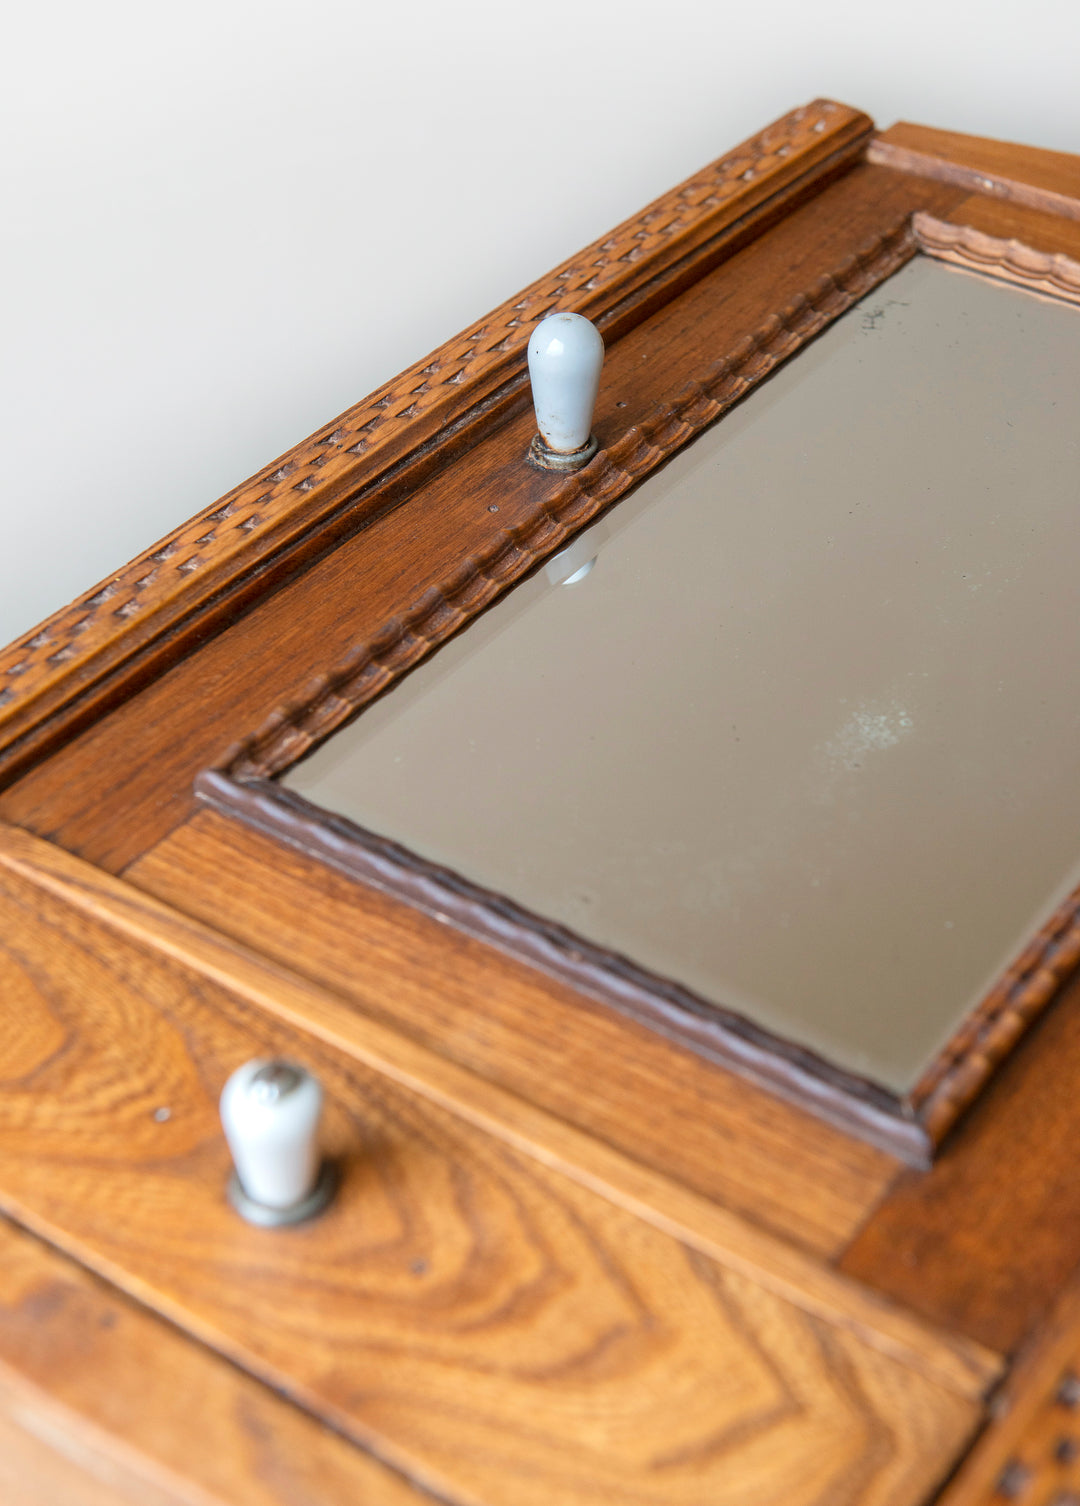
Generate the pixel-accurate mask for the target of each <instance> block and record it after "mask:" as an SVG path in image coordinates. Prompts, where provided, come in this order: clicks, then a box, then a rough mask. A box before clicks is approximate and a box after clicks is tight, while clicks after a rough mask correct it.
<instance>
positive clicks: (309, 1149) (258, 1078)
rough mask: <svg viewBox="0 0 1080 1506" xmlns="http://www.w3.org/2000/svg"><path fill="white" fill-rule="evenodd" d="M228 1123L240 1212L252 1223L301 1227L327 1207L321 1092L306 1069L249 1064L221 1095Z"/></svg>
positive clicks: (234, 1200)
mask: <svg viewBox="0 0 1080 1506" xmlns="http://www.w3.org/2000/svg"><path fill="white" fill-rule="evenodd" d="M220 1108H221V1123H222V1127H223V1129H224V1131H225V1138H226V1140H227V1141H228V1143H229V1149H230V1151H231V1152H232V1158H233V1161H234V1163H235V1165H236V1175H235V1177H234V1178H233V1181H232V1183H230V1187H229V1196H230V1199H231V1201H232V1203H233V1206H234V1207H235V1208H236V1209H237V1210H238V1212H240V1213H242V1214H243V1215H244V1217H245V1218H247V1219H249V1220H250V1221H251V1222H252V1223H260V1224H283V1223H296V1222H299V1221H300V1219H302V1218H310V1217H311V1215H312V1214H313V1213H314V1212H316V1211H318V1209H319V1208H321V1207H322V1206H323V1204H324V1203H325V1202H326V1201H327V1197H328V1196H329V1191H328V1189H327V1188H326V1187H325V1186H324V1185H323V1184H324V1182H325V1180H326V1176H327V1175H328V1173H326V1172H325V1170H324V1168H323V1166H322V1161H321V1157H320V1152H319V1118H320V1115H321V1113H322V1089H321V1088H320V1087H319V1084H318V1083H317V1082H316V1080H315V1078H314V1077H312V1076H311V1074H310V1073H309V1072H305V1071H304V1069H303V1067H298V1066H296V1065H295V1064H294V1063H292V1062H287V1061H280V1060H275V1061H259V1060H256V1061H250V1062H246V1063H245V1064H244V1066H242V1067H240V1068H238V1070H237V1071H235V1072H234V1073H233V1075H232V1076H231V1077H230V1078H229V1080H228V1082H227V1083H226V1084H225V1087H224V1089H223V1091H222V1094H221V1104H220Z"/></svg>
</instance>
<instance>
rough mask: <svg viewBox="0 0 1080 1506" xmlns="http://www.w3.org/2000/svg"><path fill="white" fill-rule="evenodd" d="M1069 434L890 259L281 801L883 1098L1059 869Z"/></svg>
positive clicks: (1036, 919) (1076, 535)
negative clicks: (850, 1075) (836, 312)
mask: <svg viewBox="0 0 1080 1506" xmlns="http://www.w3.org/2000/svg"><path fill="white" fill-rule="evenodd" d="M718 354H719V353H718ZM1078 436H1080V311H1078V310H1076V309H1075V308H1072V307H1069V306H1067V305H1064V304H1057V303H1054V302H1052V301H1049V300H1044V299H1040V298H1038V297H1035V296H1033V295H1031V294H1028V293H1026V292H1023V291H1019V290H1015V289H1012V288H1008V287H1005V286H1002V285H999V284H994V283H991V282H988V281H984V280H982V279H979V278H977V277H974V276H970V275H968V274H965V273H962V272H958V271H953V270H951V269H947V268H945V267H942V266H941V265H939V264H937V263H934V262H931V261H928V260H925V259H923V258H918V259H916V260H915V261H914V262H912V263H910V264H909V265H908V266H907V267H905V268H904V269H903V270H902V271H901V272H899V273H898V274H896V275H895V276H894V277H892V278H891V279H889V281H888V282H886V283H884V284H882V285H881V286H880V287H879V288H878V289H877V290H876V291H875V292H873V293H872V294H871V295H870V296H869V297H867V298H866V299H864V300H863V302H862V303H861V304H859V305H858V306H857V307H856V308H854V309H853V310H851V311H850V312H849V313H848V314H846V315H845V316H844V317H843V318H841V319H840V320H839V321H838V322H837V323H836V324H834V325H833V326H832V327H831V328H830V329H828V330H827V331H826V332H825V333H824V334H823V335H822V336H821V337H820V338H819V339H818V340H816V341H815V342H814V343H813V344H812V345H811V346H809V347H807V348H806V349H804V350H803V351H802V353H801V354H799V355H798V356H797V357H796V358H795V359H794V360H793V361H792V362H790V363H789V364H788V365H787V366H786V367H784V368H783V369H782V370H781V371H779V372H778V373H777V374H776V375H774V376H773V377H772V378H771V379H770V380H769V381H768V382H767V383H765V384H764V385H763V386H762V387H760V388H758V389H757V390H756V391H754V392H753V393H752V394H751V395H750V396H749V397H748V398H747V400H746V401H745V402H744V403H743V404H742V405H741V406H739V407H738V408H736V409H734V410H733V411H732V412H730V413H729V414H728V415H727V416H726V417H725V418H724V419H723V420H722V421H721V422H720V423H718V424H717V425H716V426H715V427H714V428H713V429H711V430H710V431H708V432H707V433H706V434H705V435H703V436H702V437H701V438H699V439H698V440H697V441H696V442H695V443H693V444H692V445H691V446H689V447H688V448H687V449H686V450H684V451H683V452H682V453H681V454H680V455H679V456H678V457H677V458H676V459H675V460H674V461H673V462H672V463H671V464H669V465H668V466H667V467H666V468H665V469H664V470H663V471H662V472H660V473H658V474H657V475H655V476H653V477H652V478H651V479H650V480H649V481H647V482H646V483H645V484H644V485H643V486H641V487H640V488H639V489H638V490H637V492H636V493H634V494H633V496H631V497H630V498H629V499H628V500H626V501H624V502H622V503H620V504H619V505H618V506H617V507H616V508H615V509H614V510H613V511H612V512H611V513H609V514H608V515H607V516H606V517H605V518H604V520H603V521H602V522H600V523H599V524H598V525H596V527H594V528H593V529H591V530H589V531H588V532H587V533H586V534H584V535H582V536H581V537H579V539H577V540H576V541H575V542H574V543H573V544H571V546H570V547H569V548H568V549H566V550H564V551H563V552H562V554H561V555H559V556H557V557H555V558H554V559H552V560H551V561H550V562H549V563H548V565H547V567H546V568H542V569H540V570H539V571H537V572H536V573H535V574H534V575H533V576H532V577H531V578H530V579H529V580H528V581H526V582H525V583H523V584H522V585H521V586H519V587H518V588H517V589H516V590H514V591H513V592H512V593H511V594H510V595H509V596H508V597H507V598H506V599H504V600H503V601H502V602H501V603H499V604H498V605H497V606H496V607H494V608H493V609H492V610H491V611H489V612H488V613H486V614H485V615H484V616H483V617H482V618H481V619H479V620H478V621H477V622H476V623H475V624H474V625H473V626H472V627H470V628H469V629H468V630H467V631H466V632H465V633H464V634H462V635H461V636H460V637H459V638H457V639H456V640H454V641H452V642H451V643H450V644H449V645H447V646H446V647H445V648H443V649H442V650H441V651H440V652H439V653H438V654H437V655H436V656H435V657H434V658H433V659H432V660H431V661H429V662H428V663H426V664H425V665H423V666H421V667H420V668H419V669H418V670H416V671H415V672H414V673H413V674H411V675H410V676H408V678H407V679H406V680H404V681H403V682H402V683H401V684H400V685H399V686H398V687H397V688H396V689H394V690H393V691H392V692H391V693H390V694H388V695H387V696H385V697H384V698H383V699H382V700H381V701H379V702H377V703H376V704H374V705H373V706H372V707H370V708H369V709H368V710H366V711H365V712H363V714H362V715H361V716H360V717H359V718H358V719H357V721H356V722H355V723H354V724H353V725H352V726H351V727H349V728H347V729H346V730H344V731H343V732H341V733H339V734H337V735H336V736H334V737H333V738H331V739H330V740H329V741H328V742H327V743H326V745H325V746H324V747H323V748H321V749H320V750H319V751H318V752H316V753H315V754H314V755H313V756H312V757H310V758H308V759H307V760H306V761H305V762H304V763H302V764H300V765H299V766H298V767H297V768H295V769H294V770H292V771H291V772H290V773H289V774H288V775H287V776H286V777H285V779H284V781H283V782H284V783H285V784H286V785H287V786H288V787H289V788H291V789H293V790H295V791H297V792H299V793H301V794H303V795H304V796H306V797H307V798H308V799H309V800H311V801H313V802H314V803H316V804H318V805H320V806H323V807H326V808H329V809H331V810H333V811H335V812H339V813H341V814H343V815H345V816H348V817H349V818H351V819H352V820H354V821H356V822H358V823H359V824H360V825H361V826H364V827H366V828H368V829H369V830H372V831H374V832H377V833H379V834H381V835H383V836H387V837H390V838H392V839H393V840H395V841H397V842H399V843H401V844H403V845H404V846H406V847H408V848H410V849H412V850H413V851H414V852H417V853H419V854H420V855H422V856H424V857H426V858H429V859H431V860H432V861H434V862H437V863H439V864H443V865H445V866H447V867H450V868H452V869H455V870H457V871H458V872H460V873H462V874H464V875H465V876H466V877H467V878H469V879H470V880H472V881H473V882H475V883H477V884H480V885H482V886H484V887H485V888H488V889H491V890H494V891H496V892H498V893H500V894H505V895H507V896H509V897H511V898H512V899H514V900H515V901H517V902H518V903H519V904H521V905H524V906H526V907H527V908H529V909H530V910H532V911H534V912H536V913H537V914H539V915H542V916H545V917H548V918H550V919H553V920H556V921H559V922H560V923H562V924H563V925H566V926H569V927H571V928H572V929H573V930H575V931H577V932H578V933H580V934H581V935H583V936H585V937H587V938H588V939H589V940H590V941H592V942H595V943H597V944H599V945H602V946H605V947H609V948H612V949H613V950H615V951H617V952H621V953H623V954H625V955H626V956H628V957H630V958H632V959H633V960H634V961H635V962H636V963H638V964H640V965H641V966H643V967H646V968H648V969H650V970H652V971H653V972H656V973H659V974H661V975H663V976H665V977H668V978H671V979H674V980H676V981H677V982H679V983H680V984H683V985H685V986H686V987H688V988H690V989H692V990H694V991H695V992H696V993H698V994H699V995H700V996H701V997H703V998H704V999H706V1000H710V1001H713V1002H715V1003H718V1004H724V1005H727V1006H728V1007H731V1008H734V1009H737V1010H739V1011H740V1012H742V1013H744V1014H745V1015H746V1016H748V1017H749V1018H750V1019H752V1020H753V1021H755V1022H756V1023H758V1024H759V1025H762V1026H764V1027H766V1028H767V1029H769V1030H772V1031H774V1032H776V1033H778V1034H780V1035H782V1036H784V1037H786V1038H787V1039H789V1040H791V1041H794V1042H796V1043H799V1044H801V1045H805V1046H809V1047H811V1048H812V1049H814V1050H816V1051H818V1052H820V1053H821V1054H822V1055H824V1056H826V1057H828V1058H829V1059H830V1060H832V1061H833V1062H835V1063H836V1064H837V1065H839V1066H841V1067H844V1068H847V1069H849V1070H852V1071H855V1072H857V1073H860V1074H864V1075H866V1076H868V1077H870V1078H872V1079H874V1080H875V1081H876V1082H878V1083H880V1084H882V1085H883V1086H885V1087H887V1088H890V1089H893V1090H895V1091H897V1092H899V1093H902V1092H903V1091H904V1090H906V1089H908V1088H909V1087H910V1086H911V1084H912V1083H913V1081H914V1080H915V1079H916V1078H917V1077H918V1075H919V1073H920V1071H921V1070H922V1069H923V1068H924V1067H925V1065H926V1064H927V1063H928V1061H929V1060H931V1059H932V1057H933V1055H934V1054H935V1052H936V1051H937V1050H939V1049H940V1047H941V1046H942V1044H943V1043H944V1042H945V1041H946V1040H947V1039H948V1037H949V1036H950V1035H951V1033H952V1032H953V1031H954V1030H955V1028H956V1026H957V1024H958V1023H959V1021H960V1020H961V1018H962V1017H963V1016H964V1015H965V1014H966V1013H967V1012H968V1011H969V1010H970V1009H971V1008H972V1007H973V1006H974V1005H975V1004H976V1003H977V1001H978V999H979V997H980V996H981V994H982V993H983V992H984V991H985V990H986V988H987V987H988V986H989V985H990V984H991V983H992V982H993V981H994V979H995V978H996V977H997V976H998V975H999V974H1000V971H1001V969H1002V968H1003V966H1004V965H1005V964H1007V963H1008V962H1009V961H1010V960H1011V959H1012V958H1013V957H1014V956H1015V955H1016V953H1017V951H1018V950H1019V949H1020V947H1021V946H1022V945H1023V943H1024V941H1025V940H1026V939H1027V938H1028V937H1029V936H1030V935H1031V934H1032V932H1033V930H1034V929H1035V928H1036V927H1037V926H1038V925H1039V924H1040V923H1041V922H1042V920H1043V919H1044V918H1045V917H1046V916H1047V914H1048V913H1049V912H1050V911H1051V910H1052V908H1053V907H1054V905H1055V904H1056V903H1058V902H1059V901H1060V899H1061V898H1062V897H1063V896H1064V895H1065V894H1066V893H1067V892H1068V891H1069V890H1070V889H1071V888H1072V887H1073V886H1074V885H1075V884H1076V882H1077V880H1078V877H1080V779H1077V777H1076V755H1075V750H1076V747H1077V743H1078V733H1080V507H1078V505H1077V503H1078V496H1077V493H1078V490H1080V485H1078V476H1080V453H1078ZM567 586H569V589H567V588H566V587H567Z"/></svg>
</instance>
